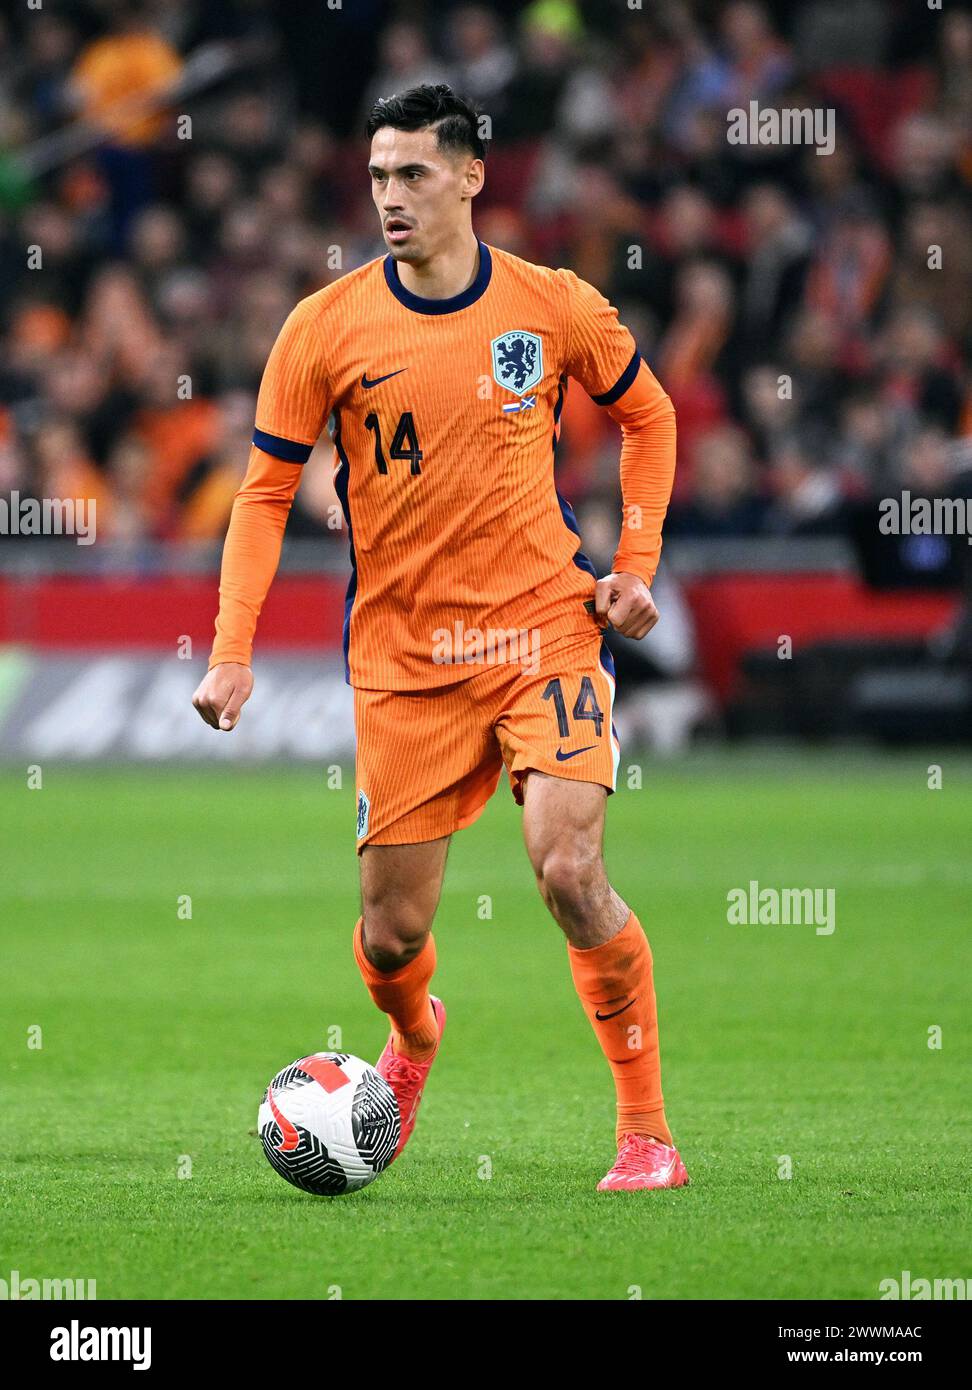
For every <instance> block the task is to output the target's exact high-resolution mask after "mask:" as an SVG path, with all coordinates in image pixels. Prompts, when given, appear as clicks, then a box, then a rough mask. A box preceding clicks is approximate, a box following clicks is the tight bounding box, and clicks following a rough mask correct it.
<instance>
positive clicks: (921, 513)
mask: <svg viewBox="0 0 972 1390" xmlns="http://www.w3.org/2000/svg"><path fill="white" fill-rule="evenodd" d="M878 511H879V512H880V513H881V519H880V521H879V522H878V530H879V531H880V532H881V535H882V536H966V537H967V538H968V540H969V544H970V545H972V535H970V534H969V521H970V520H972V516H970V508H969V502H968V498H966V497H912V495H911V493H910V492H909V491H908V489H907V488H905V490H904V491H903V492H902V494H901V496H900V497H882V499H881V501H880V502H879V503H878Z"/></svg>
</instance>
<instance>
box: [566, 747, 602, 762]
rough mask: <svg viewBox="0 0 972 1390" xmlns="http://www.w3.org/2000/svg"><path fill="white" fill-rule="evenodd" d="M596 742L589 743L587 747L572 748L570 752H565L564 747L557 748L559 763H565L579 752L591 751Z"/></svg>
mask: <svg viewBox="0 0 972 1390" xmlns="http://www.w3.org/2000/svg"><path fill="white" fill-rule="evenodd" d="M596 747H597V744H596V743H589V744H588V745H587V747H586V748H572V749H571V751H570V752H569V753H565V752H564V750H563V749H562V748H558V749H557V761H558V763H565V762H566V761H567V759H568V758H576V757H577V755H578V753H589V752H590V751H591V749H592V748H596Z"/></svg>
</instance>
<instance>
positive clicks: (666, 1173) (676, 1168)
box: [597, 1134, 689, 1192]
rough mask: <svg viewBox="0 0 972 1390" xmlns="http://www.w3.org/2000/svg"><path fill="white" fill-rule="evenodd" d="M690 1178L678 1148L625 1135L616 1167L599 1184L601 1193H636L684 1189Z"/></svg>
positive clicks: (615, 1163) (656, 1140) (633, 1135)
mask: <svg viewBox="0 0 972 1390" xmlns="http://www.w3.org/2000/svg"><path fill="white" fill-rule="evenodd" d="M688 1180H689V1175H688V1173H687V1172H686V1171H685V1164H684V1163H683V1162H682V1160H681V1158H680V1156H679V1152H678V1149H672V1148H669V1146H668V1145H667V1144H662V1143H661V1142H660V1141H659V1140H658V1139H644V1138H642V1136H641V1135H640V1134H626V1135H625V1136H624V1138H623V1139H622V1140H621V1143H620V1144H619V1145H618V1156H617V1158H616V1159H615V1160H614V1167H613V1168H612V1169H611V1171H610V1172H609V1173H606V1174H605V1176H604V1177H603V1178H602V1179H601V1181H600V1182H599V1183H598V1185H597V1190H598V1192H637V1191H639V1190H640V1189H642V1188H646V1187H685V1185H686V1184H687V1183H688Z"/></svg>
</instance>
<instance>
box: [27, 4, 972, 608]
mask: <svg viewBox="0 0 972 1390" xmlns="http://www.w3.org/2000/svg"><path fill="white" fill-rule="evenodd" d="M425 80H429V81H439V80H445V81H449V82H451V83H452V84H453V85H454V86H455V87H456V89H457V90H460V91H462V92H463V93H464V94H466V95H468V96H471V97H472V98H473V99H474V100H476V101H477V102H478V103H479V104H480V106H481V108H482V109H483V110H484V111H485V112H486V113H487V114H489V116H490V117H491V120H492V126H493V138H494V144H493V147H492V149H491V151H490V155H489V158H488V161H487V185H486V189H485V190H484V193H483V195H482V197H481V199H480V200H479V205H478V207H477V209H476V216H475V225H476V229H477V231H478V233H479V235H480V236H481V237H482V238H483V239H484V240H486V241H488V242H490V243H492V244H494V245H497V246H500V247H504V248H506V249H508V250H510V251H513V252H515V253H516V254H518V255H522V256H525V257H527V258H528V259H532V260H537V261H540V262H543V263H545V264H550V265H563V266H570V267H572V268H573V269H574V270H575V271H577V273H578V274H579V275H581V276H583V277H584V278H586V279H588V280H590V281H592V282H593V283H594V284H596V285H598V286H599V287H600V288H601V289H602V290H603V291H604V293H606V294H607V295H608V296H609V297H610V298H611V299H612V300H613V301H614V302H615V303H617V304H618V305H619V307H620V309H621V313H622V317H623V318H624V319H625V321H626V322H627V323H628V324H629V325H630V327H631V328H632V330H633V331H634V332H635V335H636V337H637V338H638V341H639V345H640V347H641V350H642V353H643V354H644V356H645V357H646V359H647V360H648V361H649V362H650V364H651V365H652V367H653V369H654V371H655V372H656V374H657V375H658V377H659V378H660V380H661V381H662V383H663V384H664V386H665V387H666V389H667V390H668V391H669V393H670V395H671V396H672V398H673V400H674V402H675V405H676V409H677V413H678V421H679V467H678V478H677V484H676V492H675V498H674V502H673V507H672V512H671V517H670V523H669V529H668V534H669V536H670V537H672V538H675V537H679V536H690V537H750V536H760V535H773V536H804V535H850V534H853V533H854V531H855V528H857V529H858V530H859V529H860V527H861V525H862V518H870V520H869V521H868V523H867V524H868V525H870V524H871V520H873V518H874V515H875V510H874V509H875V507H876V503H877V499H879V498H880V497H883V496H887V495H897V494H898V493H900V491H901V490H902V489H904V488H907V489H909V490H910V491H911V492H912V493H913V494H914V495H915V496H919V495H920V496H941V495H949V494H950V493H951V492H953V491H954V489H955V488H956V487H961V486H964V484H963V475H964V474H965V473H966V471H967V469H968V466H969V458H968V456H967V441H968V440H969V438H970V436H972V374H970V371H969V366H968V363H969V360H970V351H969V349H970V347H972V14H970V13H969V11H968V10H967V9H966V8H964V7H963V6H962V5H960V4H958V3H952V0H949V3H948V4H946V5H945V6H944V7H943V9H942V10H934V9H928V8H927V7H926V6H924V5H923V4H922V5H917V6H916V5H914V4H908V3H905V0H902V2H901V3H895V0H805V3H801V4H800V5H799V6H796V5H792V4H784V3H780V4H771V3H766V4H763V3H756V2H755V0H731V2H730V3H724V4H717V3H688V2H687V0H650V3H649V0H646V2H645V3H644V4H643V5H641V6H638V5H631V4H625V3H621V0H593V3H582V2H581V0H576V2H575V0H535V3H532V4H529V5H509V4H492V5H480V4H441V3H440V4H435V3H428V4H412V5H407V4H405V5H391V4H382V3H378V0H360V3H356V0H343V3H341V4H335V5H333V6H332V5H330V4H328V3H326V0H320V3H317V4H312V5H296V4H295V5H292V6H290V5H288V6H277V5H273V4H268V3H261V0H212V2H211V3H206V4H203V0H147V3H136V0H73V3H72V4H71V5H70V6H69V7H66V6H58V5H55V4H45V5H43V6H42V7H41V8H40V9H38V10H31V9H28V8H27V7H26V6H21V7H20V8H19V9H18V12H17V14H16V15H8V16H7V17H5V18H3V19H0V132H2V135H0V148H2V149H3V150H4V151H5V153H4V155H3V156H2V159H0V251H2V254H0V312H2V318H0V335H2V350H0V494H3V493H6V492H8V491H10V490H13V489H17V490H19V491H20V493H21V494H22V495H36V496H56V497H66V496H75V497H77V496H87V497H95V498H97V500H98V509H99V536H105V537H107V536H114V537H117V538H122V539H126V540H138V539H139V538H151V539H159V538H178V539H189V540H211V539H216V538H218V537H219V536H221V535H222V532H223V530H224V528H225V525H226V520H227V517H228V513H229V508H230V505H231V502H232V497H233V494H234V492H235V490H236V488H237V486H238V485H239V480H240V478H241V476H242V471H243V469H244V466H245V463H246V457H247V452H248V444H249V437H250V433H251V430H252V423H253V410H254V401H255V392H256V389H257V386H258V384H259V380H260V374H261V371H262V368H263V365H264V362H265V360H266V356H267V353H268V352H269V349H270V347H271V345H272V343H273V340H274V338H275V336H276V333H277V331H278V329H279V327H280V325H281V323H282V322H283V319H284V318H285V316H286V314H287V312H288V311H289V309H290V308H291V307H292V305H293V304H294V303H295V301H296V300H297V299H298V298H300V297H301V296H303V295H305V294H308V293H311V292H312V291H313V290H315V289H317V288H319V287H320V286H322V285H323V284H326V283H328V282H329V281H331V280H333V279H335V278H336V277H338V276H339V275H341V274H343V273H345V272H346V271H348V270H350V269H352V268H354V267H355V266H357V265H360V264H361V263H363V262H364V261H367V260H369V259H371V258H373V257H374V256H377V255H380V254H382V252H383V249H384V248H383V246H382V243H381V240H380V237H379V235H378V224H377V219H376V216H375V214H374V209H373V207H372V204H371V201H370V188H369V182H368V178H367V174H366V170H365V165H366V146H365V144H364V141H363V137H362V135H361V125H362V121H363V117H364V113H365V112H366V110H367V109H368V107H369V105H370V103H371V102H372V101H373V99H374V98H375V97H376V96H377V95H382V94H390V93H392V92H394V91H399V90H402V89H403V88H405V87H408V86H410V85H413V84H414V83H416V82H419V81H425ZM754 100H755V101H757V102H758V103H759V105H760V107H763V108H765V107H774V106H775V107H789V108H825V109H828V110H829V109H832V110H833V111H834V113H835V122H836V141H835V147H834V150H833V152H832V153H830V154H818V153H817V152H816V151H815V150H814V149H813V148H812V147H807V146H801V145H733V144H731V143H730V142H729V140H728V139H727V112H728V111H729V110H730V108H734V107H737V106H743V107H748V104H749V102H750V101H754ZM38 252H39V255H38ZM326 443H327V442H326V441H325V445H324V446H321V447H320V448H319V449H318V450H317V451H316V452H315V457H314V459H313V460H312V463H311V465H308V471H307V478H306V481H305V484H304V486H303V487H302V489H301V492H300V494H299V497H298V503H297V505H296V506H295V511H294V515H293V519H292V523H291V533H292V534H305V535H319V536H321V537H322V538H329V539H330V540H331V541H336V540H337V539H338V538H337V537H336V536H335V533H334V532H333V531H332V530H330V529H329V528H328V526H327V517H328V507H329V506H330V504H331V503H332V502H333V493H332V490H331V481H330V470H329V462H330V449H329V448H328V447H326ZM617 459H618V437H617V432H616V428H615V426H614V425H613V424H612V423H611V422H610V420H608V419H606V418H605V415H604V413H603V412H602V411H600V410H599V409H598V408H597V407H596V406H594V405H593V404H592V403H590V402H589V401H588V400H587V399H586V398H585V396H584V394H583V392H582V391H580V389H579V388H577V387H576V386H575V387H574V389H573V390H572V391H571V392H570V393H569V396H568V405H567V408H566V411H565V416H564V433H563V440H562V444H561V447H560V449H559V451H558V459H557V468H558V474H559V481H558V486H559V487H560V490H561V491H562V492H564V493H565V494H566V495H567V496H569V497H570V498H571V500H572V501H573V502H574V504H575V506H577V507H578V509H579V511H580V514H581V516H582V529H584V522H583V517H584V516H585V515H586V516H587V518H588V523H587V524H588V525H589V526H590V527H591V528H592V529H593V530H594V531H595V532H598V530H599V528H600V529H603V527H607V528H608V529H610V527H611V525H616V517H617ZM949 563H950V562H949V560H948V557H947V556H943V555H939V556H938V557H937V558H936V556H935V554H934V553H933V551H932V550H929V548H928V547H925V548H924V550H923V551H922V552H921V554H919V552H918V551H917V550H916V553H915V560H914V565H915V571H916V572H915V575H913V576H911V578H913V579H914V578H917V579H918V580H921V579H922V578H927V579H931V580H932V581H937V580H942V581H943V582H945V581H947V579H948V577H949V576H948V573H947V570H948V565H949ZM902 578H903V580H904V581H905V582H907V578H908V577H907V576H902Z"/></svg>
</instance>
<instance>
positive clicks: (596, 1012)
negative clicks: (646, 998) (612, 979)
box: [594, 995, 638, 1023]
mask: <svg viewBox="0 0 972 1390" xmlns="http://www.w3.org/2000/svg"><path fill="white" fill-rule="evenodd" d="M637 997H638V996H637V995H635V999H637ZM634 1002H635V1000H634V999H629V1000H628V1002H627V1004H622V1005H621V1007H620V1009H615V1010H614V1013H613V1014H602V1013H601V1011H600V1009H595V1010H594V1017H595V1018H599V1019H600V1020H601V1022H602V1023H607V1021H608V1019H609V1018H617V1016H618V1014H623V1013H624V1011H625V1009H630V1008H631V1005H632V1004H633V1003H634Z"/></svg>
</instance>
